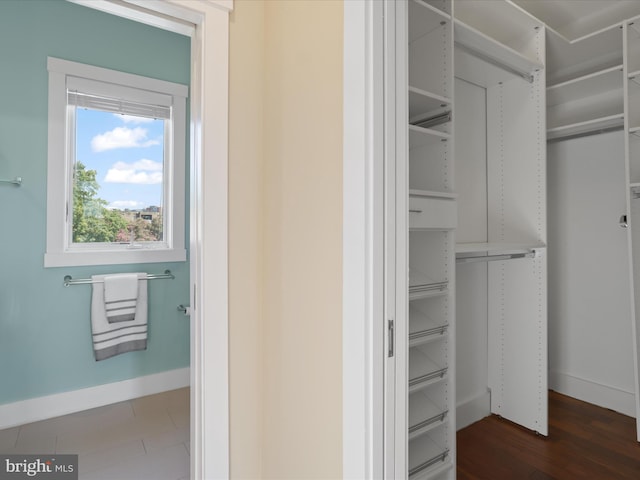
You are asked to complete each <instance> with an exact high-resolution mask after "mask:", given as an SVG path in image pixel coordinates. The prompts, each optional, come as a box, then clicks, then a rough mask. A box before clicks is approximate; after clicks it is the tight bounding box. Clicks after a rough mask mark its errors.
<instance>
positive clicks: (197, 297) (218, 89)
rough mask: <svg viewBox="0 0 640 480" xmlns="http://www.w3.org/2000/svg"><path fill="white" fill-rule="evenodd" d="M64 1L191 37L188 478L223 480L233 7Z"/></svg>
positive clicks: (215, 0) (152, 0)
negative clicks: (189, 444) (229, 118)
mask: <svg viewBox="0 0 640 480" xmlns="http://www.w3.org/2000/svg"><path fill="white" fill-rule="evenodd" d="M68 1H70V2H73V3H77V4H80V5H84V6H86V7H90V8H95V9H98V10H102V11H105V12H108V13H111V14H113V15H117V16H120V17H124V18H128V19H130V20H134V21H137V22H140V23H145V24H148V25H152V26H154V27H158V28H162V29H165V30H169V31H172V32H175V33H180V34H182V35H188V36H190V37H191V85H190V102H191V104H190V107H191V117H190V125H191V139H190V140H191V141H190V146H191V148H190V159H189V165H190V175H191V176H190V202H191V203H190V245H189V247H190V250H189V258H190V272H191V273H190V296H191V309H190V311H191V318H190V322H191V344H190V345H191V368H190V370H191V438H190V441H191V447H190V452H191V455H190V458H191V478H192V479H194V480H196V479H204V478H220V479H224V478H229V470H230V461H229V458H230V457H229V453H230V451H229V348H228V344H229V342H228V339H229V302H228V291H229V285H228V270H229V261H228V258H229V257H228V240H227V239H228V130H229V125H228V112H229V87H228V81H229V14H230V12H231V11H232V10H233V0H68ZM205 86H206V88H205ZM204 185H206V186H207V189H206V190H205V188H204ZM205 212H206V215H205ZM202 292H206V295H205V294H203V293H202Z"/></svg>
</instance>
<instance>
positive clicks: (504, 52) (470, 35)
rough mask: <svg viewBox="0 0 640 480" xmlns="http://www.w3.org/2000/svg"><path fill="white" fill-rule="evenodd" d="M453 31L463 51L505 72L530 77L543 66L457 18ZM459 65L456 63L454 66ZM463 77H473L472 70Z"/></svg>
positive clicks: (457, 44)
mask: <svg viewBox="0 0 640 480" xmlns="http://www.w3.org/2000/svg"><path fill="white" fill-rule="evenodd" d="M454 32H455V35H454V38H455V44H456V46H458V47H460V48H461V49H462V50H463V52H464V53H469V54H471V55H473V56H477V57H478V58H480V59H481V60H486V61H489V62H490V63H493V64H494V65H499V66H501V68H502V69H503V70H504V71H505V72H510V73H511V74H513V75H519V76H521V77H524V78H527V77H529V78H530V77H531V76H532V75H533V74H534V73H535V72H536V71H538V70H541V69H542V68H543V67H544V65H542V63H540V62H539V61H538V60H537V59H533V58H529V57H526V56H525V55H523V54H521V53H520V52H518V51H516V50H514V49H513V48H511V47H508V46H507V45H504V44H502V43H500V42H498V41H496V40H494V39H493V38H491V37H489V36H487V35H485V34H484V33H482V32H480V31H478V30H476V29H475V28H473V27H471V26H469V25H467V24H465V23H463V22H461V21H459V20H457V19H456V20H455V23H454ZM456 62H457V59H456ZM460 66H461V65H459V64H458V63H456V68H458V67H460ZM463 77H464V78H473V72H467V74H465V75H463ZM483 83H484V82H483Z"/></svg>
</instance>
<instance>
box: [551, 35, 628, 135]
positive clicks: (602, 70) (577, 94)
mask: <svg viewBox="0 0 640 480" xmlns="http://www.w3.org/2000/svg"><path fill="white" fill-rule="evenodd" d="M548 39H549V45H548V50H547V51H548V57H549V61H550V62H551V64H552V65H553V67H552V72H553V73H552V74H550V75H549V78H548V79H547V80H548V82H549V86H548V87H547V127H548V128H547V139H548V140H556V139H562V138H568V137H575V136H581V135H585V134H590V133H599V132H606V131H610V130H618V129H622V128H623V125H624V90H623V85H624V65H623V59H622V55H621V52H622V31H621V29H620V27H619V26H614V27H610V28H607V29H605V30H601V31H599V32H596V33H594V34H592V35H589V36H587V37H584V38H582V39H579V40H577V41H575V42H572V43H570V42H568V41H566V40H565V39H563V38H562V37H560V36H559V35H558V34H557V33H554V32H553V31H550V32H549V35H548Z"/></svg>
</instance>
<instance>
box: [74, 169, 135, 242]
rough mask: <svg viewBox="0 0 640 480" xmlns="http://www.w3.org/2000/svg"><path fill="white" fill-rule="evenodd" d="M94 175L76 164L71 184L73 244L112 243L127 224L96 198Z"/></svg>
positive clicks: (104, 202) (121, 217)
mask: <svg viewBox="0 0 640 480" xmlns="http://www.w3.org/2000/svg"><path fill="white" fill-rule="evenodd" d="M96 175H97V172H96V171H95V170H87V169H86V167H85V165H84V164H83V163H82V162H77V163H76V169H75V175H74V182H73V241H74V242H75V243H90V242H115V241H116V239H117V236H118V232H119V231H120V230H122V229H126V228H127V221H126V220H125V219H124V217H123V216H122V214H121V213H120V212H119V211H117V210H109V209H108V208H107V204H108V203H107V201H106V200H103V199H102V198H99V197H98V196H97V195H98V190H99V189H100V184H99V183H98V181H97V180H96Z"/></svg>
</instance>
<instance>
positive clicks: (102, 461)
mask: <svg viewBox="0 0 640 480" xmlns="http://www.w3.org/2000/svg"><path fill="white" fill-rule="evenodd" d="M0 453H3V454H11V453H17V454H29V453H33V454H51V453H60V454H63V453H73V454H78V470H79V479H80V480H188V478H189V389H188V388H181V389H178V390H172V391H169V392H163V393H159V394H157V395H150V396H148V397H141V398H137V399H135V400H130V401H126V402H121V403H116V404H113V405H107V406H106V407H100V408H94V409H92V410H86V411H84V412H78V413H74V414H71V415H65V416H63V417H56V418H52V419H49V420H43V421H41V422H35V423H30V424H27V425H22V426H19V427H14V428H9V429H6V430H0Z"/></svg>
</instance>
